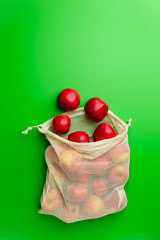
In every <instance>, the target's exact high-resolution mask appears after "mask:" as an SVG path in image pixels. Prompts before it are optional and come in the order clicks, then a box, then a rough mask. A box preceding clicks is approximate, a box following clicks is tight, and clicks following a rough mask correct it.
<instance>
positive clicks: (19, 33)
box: [0, 0, 160, 240]
mask: <svg viewBox="0 0 160 240" xmlns="http://www.w3.org/2000/svg"><path fill="white" fill-rule="evenodd" d="M159 27H160V1H159V0H130V1H128V0H121V1H119V0H115V1H108V0H103V1H102V0H98V1H95V0H81V1H79V0H72V1H71V0H66V1H55V0H52V1H49V0H45V1H42V0H12V1H11V0H10V1H9V0H1V1H0V56H1V63H0V74H1V88H0V91H1V94H0V97H1V174H0V182H1V189H0V191H1V195H0V206H1V209H0V239H2V240H12V239H16V240H18V239H24V240H29V239H45V240H47V239H70V240H72V239H111V240H112V239H118V240H119V239H120V240H121V239H123V240H125V239H127V240H128V239H129V240H132V239H136V240H143V239H156V240H157V239H160V227H159V215H160V192H159V189H160V188H159V183H160V180H159V176H160V173H159V172H160V170H159V169H160V161H159V155H160V131H159V130H160V127H159V119H160V111H159V104H160V100H159V88H160V30H159ZM66 87H71V88H74V89H76V90H77V91H78V92H79V93H80V95H81V103H80V106H84V104H85V102H86V101H87V100H88V99H89V98H91V97H94V96H98V97H100V98H102V99H103V100H104V101H106V102H107V103H108V104H109V107H110V110H111V111H113V112H114V113H115V114H116V115H118V116H119V117H120V118H121V119H122V120H124V121H126V120H127V119H129V118H130V117H132V118H133V125H132V127H131V128H130V129H129V142H130V147H131V164H130V178H129V181H128V183H127V185H126V187H125V190H126V192H127V197H128V206H127V207H126V209H125V210H123V211H122V212H120V213H117V214H113V215H109V216H106V217H103V218H101V219H97V220H87V221H82V222H77V223H73V224H65V223H63V222H61V221H60V220H58V219H56V218H55V217H52V216H45V215H39V214H38V213H37V211H38V209H39V207H40V204H39V199H40V196H41V193H42V188H43V185H44V182H45V174H46V165H45V160H44V151H45V149H46V147H47V146H48V145H49V143H48V142H47V141H46V140H45V139H44V136H43V135H42V134H40V133H39V132H38V131H37V130H36V129H33V130H32V132H31V131H30V132H29V134H28V135H27V136H26V135H22V134H21V131H22V130H25V129H26V128H27V127H28V126H33V125H36V124H40V123H43V122H44V121H46V120H47V119H50V118H51V117H52V116H54V115H56V114H58V113H61V111H60V110H58V109H57V107H56V104H55V103H56V96H57V94H58V93H59V92H60V91H61V90H62V89H64V88H66Z"/></svg>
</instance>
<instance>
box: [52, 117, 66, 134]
mask: <svg viewBox="0 0 160 240" xmlns="http://www.w3.org/2000/svg"><path fill="white" fill-rule="evenodd" d="M70 125H71V120H70V118H69V117H68V116H66V115H59V116H56V117H54V118H53V121H52V127H53V130H54V131H55V132H56V133H59V134H65V133H67V132H68V131H69V129H70Z"/></svg>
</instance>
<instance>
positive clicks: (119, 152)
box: [108, 144, 129, 163]
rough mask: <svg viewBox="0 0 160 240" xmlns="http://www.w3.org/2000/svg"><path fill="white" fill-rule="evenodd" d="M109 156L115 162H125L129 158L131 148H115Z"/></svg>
mask: <svg viewBox="0 0 160 240" xmlns="http://www.w3.org/2000/svg"><path fill="white" fill-rule="evenodd" d="M108 156H109V157H110V158H111V159H112V161H113V162H116V163H120V162H125V161H126V160H127V159H128V156H129V147H127V146H126V145H124V144H121V145H118V146H115V147H114V148H112V149H111V150H110V151H109V152H108Z"/></svg>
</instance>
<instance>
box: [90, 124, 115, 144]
mask: <svg viewBox="0 0 160 240" xmlns="http://www.w3.org/2000/svg"><path fill="white" fill-rule="evenodd" d="M115 136H116V132H115V131H114V129H113V128H112V127H111V125H110V124H109V123H101V124H100V125H99V126H98V127H97V128H96V129H95V131H94V133H93V139H94V141H95V142H96V141H101V140H103V139H109V138H113V137H115Z"/></svg>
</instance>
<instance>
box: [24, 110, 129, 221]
mask: <svg viewBox="0 0 160 240" xmlns="http://www.w3.org/2000/svg"><path fill="white" fill-rule="evenodd" d="M64 114H65V115H68V116H69V117H70V118H71V127H70V131H69V132H68V133H67V134H65V135H58V134H55V133H54V131H53V128H52V120H53V118H52V119H50V120H48V121H46V122H45V123H43V124H40V125H37V126H35V127H37V128H38V130H39V131H40V132H41V133H43V134H45V136H46V137H47V139H48V141H49V142H50V144H51V145H50V146H49V147H48V148H47V149H46V151H45V160H46V164H47V167H48V168H47V174H46V182H45V185H44V188H43V194H42V197H41V209H40V210H39V213H41V214H48V215H54V216H56V217H57V218H59V219H61V220H63V221H64V222H67V223H72V222H76V221H80V220H85V219H94V218H99V217H102V216H105V215H107V214H111V213H115V212H118V211H121V210H122V209H124V208H125V207H126V205H127V198H126V193H125V191H124V185H125V183H126V182H127V180H128V177H129V162H130V149H129V145H128V135H127V132H128V126H130V125H131V120H129V123H128V124H126V123H124V122H123V121H122V120H120V119H119V118H118V117H117V116H115V115H114V114H113V113H112V112H111V111H108V114H107V116H106V117H105V118H104V119H103V121H101V122H98V123H97V122H93V121H92V120H90V119H89V118H88V117H87V116H86V114H85V112H84V108H79V109H77V110H75V111H72V112H67V113H64ZM103 122H107V123H109V124H110V125H111V126H112V127H114V130H115V131H116V132H117V136H116V137H114V138H111V139H106V140H101V141H97V142H93V138H92V136H93V132H94V130H95V128H96V127H97V126H98V125H99V124H100V123H103ZM32 128H33V127H29V128H28V129H27V130H26V131H24V132H23V133H24V134H27V133H28V130H31V129H32ZM75 131H84V132H86V133H88V135H89V137H90V142H89V143H76V142H71V141H69V140H67V137H68V135H69V134H70V133H72V132H75Z"/></svg>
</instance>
